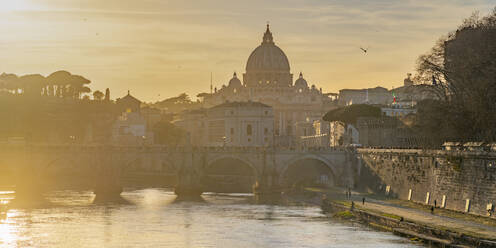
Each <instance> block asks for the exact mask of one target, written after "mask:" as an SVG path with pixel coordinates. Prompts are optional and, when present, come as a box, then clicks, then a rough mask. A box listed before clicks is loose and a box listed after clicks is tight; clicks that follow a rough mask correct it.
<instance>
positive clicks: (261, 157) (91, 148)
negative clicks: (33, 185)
mask: <svg viewBox="0 0 496 248" xmlns="http://www.w3.org/2000/svg"><path fill="white" fill-rule="evenodd" d="M354 159H355V158H354V156H352V155H350V153H348V152H347V151H346V150H344V149H330V148H327V149H304V150H284V149H274V148H272V147H269V148H254V147H191V146H189V147H188V146H185V147H165V146H139V147H131V146H106V145H34V144H28V145H0V171H4V172H5V171H9V172H12V174H15V175H19V176H20V177H25V176H26V175H31V176H32V178H30V180H29V181H36V180H43V179H41V176H39V175H43V174H47V173H49V174H52V175H53V174H55V175H66V174H72V175H76V176H79V177H84V178H85V179H86V180H90V181H91V180H94V181H95V185H97V186H95V191H98V188H99V186H98V185H103V186H101V187H100V188H112V187H113V186H112V185H118V184H119V178H120V177H121V176H122V175H124V174H133V173H134V174H148V175H150V174H155V175H169V176H170V175H172V176H174V177H176V179H177V181H176V193H179V194H181V193H191V191H196V192H198V193H201V192H203V191H204V190H205V189H204V188H202V187H203V186H202V182H203V181H205V180H203V179H205V178H210V179H211V180H210V182H211V183H212V180H213V183H214V184H215V180H216V178H218V177H219V176H220V177H224V178H225V177H227V178H229V177H231V178H232V180H234V181H236V180H238V179H243V178H245V179H246V178H248V179H251V180H253V182H254V184H255V185H256V187H255V191H256V192H262V193H263V192H269V191H270V192H272V191H274V192H281V191H283V190H284V189H287V188H288V187H291V185H293V184H295V183H298V180H299V179H301V178H304V177H313V180H316V181H319V180H320V182H321V183H324V184H327V185H346V186H348V185H353V184H354V181H355V174H356V173H355V172H356V169H355V168H354V166H353V165H354V164H355V163H353V160H354ZM56 179H57V178H55V179H54V180H56ZM18 181H26V180H18ZM207 181H208V180H207ZM248 181H249V180H248ZM109 185H110V186H109Z"/></svg>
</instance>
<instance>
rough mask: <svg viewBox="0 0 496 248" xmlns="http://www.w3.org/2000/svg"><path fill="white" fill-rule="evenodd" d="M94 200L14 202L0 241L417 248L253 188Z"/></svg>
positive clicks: (65, 195)
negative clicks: (265, 198)
mask: <svg viewBox="0 0 496 248" xmlns="http://www.w3.org/2000/svg"><path fill="white" fill-rule="evenodd" d="M2 196H5V195H2V194H0V200H2V199H1V198H2ZM4 198H5V197H4ZM93 198H94V195H93V194H92V192H90V191H54V192H51V193H50V194H48V195H47V197H46V199H47V200H48V201H49V202H50V203H51V205H50V207H47V208H9V209H8V210H7V212H6V215H5V217H4V218H0V247H25V246H32V247H123V246H128V247H136V246H138V247H143V246H145V247H164V246H165V247H330V246H332V247H415V245H413V244H411V243H408V241H407V240H406V239H402V238H399V237H395V236H393V235H391V234H389V233H381V232H376V231H372V230H370V229H367V228H364V227H361V226H350V225H348V224H346V225H345V224H341V223H336V222H333V221H332V220H330V219H327V218H326V217H325V216H324V215H323V214H322V213H321V211H320V209H319V208H317V207H312V206H301V205H286V204H285V203H284V202H281V201H278V202H276V204H274V203H273V202H265V203H263V204H257V202H256V200H255V199H254V197H253V196H252V195H251V194H208V193H207V194H204V195H203V196H202V197H201V198H200V199H184V198H177V197H176V196H175V195H174V194H173V193H172V192H171V191H167V190H163V189H145V190H133V191H126V192H124V193H123V194H122V198H123V199H124V200H126V201H127V202H128V203H130V204H128V203H126V204H120V203H115V202H113V203H110V202H109V203H107V204H94V203H93Z"/></svg>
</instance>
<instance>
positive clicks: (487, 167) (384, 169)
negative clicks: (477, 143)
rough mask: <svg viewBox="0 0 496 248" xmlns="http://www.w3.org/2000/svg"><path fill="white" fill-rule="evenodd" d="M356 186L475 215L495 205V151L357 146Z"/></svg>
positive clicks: (486, 212) (485, 211)
mask: <svg viewBox="0 0 496 248" xmlns="http://www.w3.org/2000/svg"><path fill="white" fill-rule="evenodd" d="M358 155H359V156H360V157H361V161H360V165H359V166H360V175H359V178H358V185H357V186H358V187H362V188H368V189H370V190H373V191H376V192H377V191H379V192H381V193H384V194H389V195H391V196H396V197H398V198H400V199H404V200H411V201H414V202H418V203H422V204H428V205H434V203H436V205H437V206H438V207H444V208H447V209H451V210H456V211H463V212H469V213H473V214H478V215H488V214H489V211H488V208H489V209H491V211H490V212H491V214H493V212H494V207H493V206H494V205H495V204H496V153H494V152H479V151H443V150H413V149H358Z"/></svg>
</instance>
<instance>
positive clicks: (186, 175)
mask: <svg viewBox="0 0 496 248" xmlns="http://www.w3.org/2000/svg"><path fill="white" fill-rule="evenodd" d="M199 179H200V178H199V176H198V175H196V173H194V171H193V170H181V171H180V172H179V175H178V183H177V185H176V186H175V187H174V193H175V194H176V195H177V196H185V197H198V196H200V195H201V194H202V193H203V187H202V186H201V185H200V180H199Z"/></svg>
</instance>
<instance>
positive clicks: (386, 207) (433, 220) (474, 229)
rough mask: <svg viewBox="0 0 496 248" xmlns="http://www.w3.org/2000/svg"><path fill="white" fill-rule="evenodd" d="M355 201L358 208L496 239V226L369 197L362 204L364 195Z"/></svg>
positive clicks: (354, 199) (357, 197)
mask: <svg viewBox="0 0 496 248" xmlns="http://www.w3.org/2000/svg"><path fill="white" fill-rule="evenodd" d="M353 201H355V205H356V206H357V207H358V208H364V209H370V210H373V211H379V212H383V213H389V214H394V215H397V216H400V217H403V218H404V219H405V220H412V221H415V222H421V223H424V224H427V225H430V226H438V227H443V228H445V229H451V230H454V231H457V230H463V231H466V232H470V233H478V234H479V235H480V236H483V237H485V238H491V239H496V227H494V226H488V225H483V224H479V223H475V222H471V221H467V220H462V219H457V218H452V217H446V216H439V215H436V214H431V213H426V212H425V211H422V210H419V209H414V208H408V207H404V206H400V205H397V204H394V203H390V202H384V201H380V200H375V199H370V198H367V199H366V202H365V205H362V197H361V196H354V197H353Z"/></svg>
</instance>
